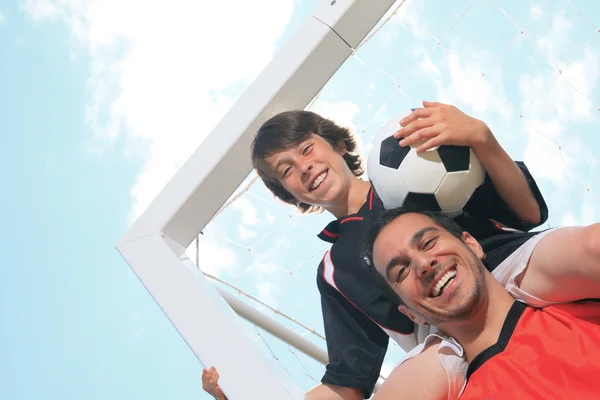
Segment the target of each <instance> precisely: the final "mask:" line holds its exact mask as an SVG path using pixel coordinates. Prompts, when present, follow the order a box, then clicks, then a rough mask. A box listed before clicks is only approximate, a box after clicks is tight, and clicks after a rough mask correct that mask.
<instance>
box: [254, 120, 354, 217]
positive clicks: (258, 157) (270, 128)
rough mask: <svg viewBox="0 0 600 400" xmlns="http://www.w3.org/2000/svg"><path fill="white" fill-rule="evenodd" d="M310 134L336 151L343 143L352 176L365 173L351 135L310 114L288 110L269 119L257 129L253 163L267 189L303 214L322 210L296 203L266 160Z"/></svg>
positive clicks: (343, 129)
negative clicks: (320, 138) (319, 137)
mask: <svg viewBox="0 0 600 400" xmlns="http://www.w3.org/2000/svg"><path fill="white" fill-rule="evenodd" d="M311 134H315V135H318V136H321V137H322V138H323V139H325V140H326V141H327V142H329V144H330V145H331V147H333V148H336V147H337V146H339V145H340V144H342V143H343V144H344V145H345V147H346V154H344V160H345V161H346V164H347V165H348V167H350V170H351V171H352V173H353V174H354V175H355V176H361V175H362V174H363V173H364V169H363V162H362V159H361V157H360V155H359V154H357V153H355V152H356V151H357V149H356V147H357V143H356V139H355V137H354V135H353V134H352V132H350V130H349V129H348V128H344V127H341V126H339V125H337V124H336V123H334V122H333V121H331V120H329V119H326V118H323V117H321V116H320V115H319V114H316V113H314V112H311V111H303V110H293V111H285V112H282V113H279V114H277V115H275V116H274V117H272V118H270V119H269V120H267V121H266V122H265V123H263V124H262V126H261V127H260V128H259V129H258V132H257V133H256V137H255V138H254V140H253V142H252V148H251V153H252V164H253V165H254V168H255V169H256V172H257V173H258V176H260V178H261V179H262V181H263V182H264V183H265V185H266V186H267V188H268V189H269V190H270V191H271V192H272V193H273V194H274V195H275V196H277V197H278V198H279V199H280V200H282V201H284V202H286V203H289V204H293V205H295V206H296V207H297V208H298V209H299V210H300V211H301V212H321V211H323V209H322V208H321V207H317V206H312V205H310V204H305V203H302V202H300V201H298V200H296V198H295V197H294V196H292V195H291V193H289V192H288V191H287V190H285V189H284V188H283V186H282V185H281V183H280V182H279V179H278V178H277V176H275V173H274V171H272V170H271V169H270V168H269V166H268V165H267V162H266V161H265V158H267V157H269V156H272V155H273V154H276V153H278V152H280V151H284V150H289V149H292V148H294V147H296V146H298V145H300V143H302V142H303V141H305V140H307V139H308V138H309V137H310V135H311Z"/></svg>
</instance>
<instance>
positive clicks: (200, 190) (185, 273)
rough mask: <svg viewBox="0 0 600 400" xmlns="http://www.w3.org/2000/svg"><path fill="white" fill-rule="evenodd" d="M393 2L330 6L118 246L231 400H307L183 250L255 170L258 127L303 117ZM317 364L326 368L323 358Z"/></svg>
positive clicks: (360, 0)
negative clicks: (298, 112) (291, 115)
mask: <svg viewBox="0 0 600 400" xmlns="http://www.w3.org/2000/svg"><path fill="white" fill-rule="evenodd" d="M393 3H394V0H323V1H322V2H321V3H320V5H319V6H318V7H317V8H316V10H315V11H314V12H313V14H312V15H311V16H310V17H309V18H307V20H306V21H305V22H304V23H303V24H302V26H301V27H300V28H299V29H298V31H297V32H296V33H295V34H294V35H293V36H292V37H291V38H290V39H289V40H288V42H287V43H286V44H285V45H284V46H283V47H282V48H281V49H280V51H279V52H278V53H277V54H276V55H275V57H274V58H273V60H272V61H271V62H270V63H269V64H268V65H267V66H266V67H265V69H264V70H263V71H262V72H261V73H260V74H259V76H258V77H257V78H256V79H255V81H254V82H253V83H252V84H251V85H250V86H249V87H248V89H247V90H246V91H245V92H244V93H243V94H242V96H241V97H240V98H239V100H238V101H237V102H236V103H235V104H234V105H233V106H232V107H231V109H230V110H229V112H228V113H227V114H226V115H225V116H224V117H223V119H222V120H221V121H220V122H219V123H218V124H217V126H216V127H215V128H214V129H213V131H212V132H211V133H210V134H209V135H208V137H207V138H206V140H204V142H203V143H202V145H200V146H199V147H198V149H197V150H196V151H195V152H194V154H193V155H192V156H191V157H190V158H189V159H188V160H187V162H186V163H185V164H184V165H183V166H182V167H181V169H180V170H179V171H178V172H177V173H176V174H175V175H174V176H173V178H172V179H171V180H170V181H169V182H168V184H167V185H166V186H165V188H164V189H163V190H162V191H161V192H160V193H159V194H158V196H157V197H156V198H155V199H154V201H153V202H152V203H151V204H150V206H149V207H148V208H147V209H146V210H145V212H144V213H143V214H142V215H141V216H140V217H139V218H138V219H137V220H136V221H135V222H134V224H133V225H132V226H131V227H130V229H129V231H128V232H127V233H126V234H125V236H124V237H123V238H122V239H121V241H120V242H119V243H118V244H117V249H118V251H119V252H120V254H121V255H122V256H123V258H124V259H125V260H126V262H127V263H128V264H129V266H130V267H131V269H132V270H133V271H134V273H135V274H136V275H137V277H138V278H139V280H140V281H141V283H142V284H143V285H144V286H145V287H146V289H147V290H148V292H149V293H150V295H151V296H152V297H153V298H154V300H155V301H156V302H157V304H158V305H159V306H160V308H161V309H162V311H163V312H164V313H165V315H166V317H167V318H168V319H169V321H170V322H171V323H172V324H173V326H174V327H175V328H176V330H177V331H178V332H179V334H180V335H181V337H182V338H183V339H184V340H185V342H186V343H187V345H188V346H189V347H190V349H191V350H192V351H193V352H194V354H195V355H196V357H197V358H198V359H199V361H200V362H201V363H202V364H203V365H205V366H210V365H214V366H216V367H217V369H218V370H219V374H220V386H221V387H222V388H223V390H224V392H225V394H226V395H227V397H228V398H229V399H230V400H240V399H264V400H285V399H301V398H303V393H302V391H301V390H300V388H298V387H297V385H296V384H295V383H293V382H291V381H290V380H289V377H288V376H287V375H286V374H285V373H283V371H281V366H279V365H278V364H275V363H271V362H269V357H265V355H264V354H263V353H261V350H260V346H258V345H257V343H255V342H254V340H253V338H252V336H253V335H251V334H249V333H248V332H249V331H248V330H247V329H245V328H246V327H245V326H243V325H242V324H241V321H240V320H239V317H238V315H237V314H236V311H234V310H233V309H232V307H231V306H230V304H229V303H228V301H227V300H226V299H224V298H223V295H222V293H220V292H219V291H218V290H217V289H216V288H215V287H214V286H213V285H212V284H210V283H209V282H208V281H207V280H206V279H205V278H204V277H203V276H202V277H200V278H198V277H195V276H194V275H193V274H192V272H191V271H190V269H189V267H190V264H191V265H192V266H193V263H192V262H191V260H189V259H188V258H187V257H186V256H185V249H186V248H187V247H188V246H189V244H190V243H191V242H192V241H193V240H194V238H195V237H196V236H197V235H198V234H199V233H200V231H201V230H202V229H203V228H204V227H205V226H206V224H207V223H208V222H209V221H210V220H211V218H212V217H213V216H214V215H215V214H216V213H217V212H218V210H219V209H220V208H221V207H222V205H223V204H224V203H225V201H226V200H227V199H228V198H229V197H230V196H231V195H232V193H233V192H234V191H235V189H236V188H237V187H238V186H239V185H240V184H241V182H242V181H243V180H244V179H245V178H246V177H247V176H248V174H249V173H250V172H251V171H252V164H251V161H250V154H249V153H250V152H249V149H250V144H251V141H252V138H253V135H254V133H255V132H256V130H257V129H258V127H259V126H260V124H261V123H262V122H264V121H265V120H266V119H268V118H269V117H270V116H272V115H274V114H276V113H278V112H281V111H285V110H291V109H304V108H305V107H306V106H307V105H308V104H309V102H310V101H311V100H312V99H313V98H314V97H315V96H316V95H317V94H318V92H319V91H320V90H321V88H322V87H323V86H324V85H325V84H326V83H327V81H328V80H329V79H330V78H331V77H332V76H333V74H334V73H335V72H336V71H337V70H338V68H339V67H340V66H341V65H342V64H343V63H344V61H345V60H346V59H347V58H348V57H349V56H350V55H351V54H352V52H353V49H355V48H356V47H357V46H358V45H359V44H360V42H361V41H362V40H363V39H364V38H365V37H366V35H367V34H368V33H369V32H370V31H371V30H372V29H373V27H374V26H375V25H376V24H377V23H378V21H379V20H380V19H381V18H382V16H383V15H384V14H385V13H386V12H387V11H388V9H389V8H390V7H391V6H392V4H393ZM199 267H201V266H199ZM228 300H229V301H232V300H231V299H228ZM232 304H237V305H238V306H239V307H243V306H242V305H241V303H232ZM237 311H240V309H238V310H237ZM245 312H246V313H247V314H248V313H251V311H250V310H246V311H245ZM313 356H314V357H320V358H321V359H322V353H319V352H318V351H317V350H315V353H314V354H313ZM271 359H272V358H271ZM199 378H200V377H199Z"/></svg>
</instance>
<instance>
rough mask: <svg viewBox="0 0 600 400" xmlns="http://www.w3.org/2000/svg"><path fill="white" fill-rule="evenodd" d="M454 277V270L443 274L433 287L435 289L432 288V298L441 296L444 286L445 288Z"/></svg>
mask: <svg viewBox="0 0 600 400" xmlns="http://www.w3.org/2000/svg"><path fill="white" fill-rule="evenodd" d="M455 276H456V270H455V269H453V270H451V271H448V272H446V273H445V274H444V276H443V277H442V279H440V280H439V281H438V283H437V284H436V285H435V287H434V288H433V297H438V296H439V295H441V294H442V288H444V286H446V284H447V283H448V282H450V280H451V279H452V278H454V277H455Z"/></svg>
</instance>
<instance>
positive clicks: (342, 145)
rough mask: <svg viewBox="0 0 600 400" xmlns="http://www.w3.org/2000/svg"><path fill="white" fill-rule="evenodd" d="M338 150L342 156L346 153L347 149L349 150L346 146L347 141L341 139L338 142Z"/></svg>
mask: <svg viewBox="0 0 600 400" xmlns="http://www.w3.org/2000/svg"><path fill="white" fill-rule="evenodd" d="M336 150H337V152H338V153H339V154H340V155H341V156H343V155H344V154H346V151H348V148H347V147H346V143H344V141H343V140H340V141H339V142H338V143H337V146H336Z"/></svg>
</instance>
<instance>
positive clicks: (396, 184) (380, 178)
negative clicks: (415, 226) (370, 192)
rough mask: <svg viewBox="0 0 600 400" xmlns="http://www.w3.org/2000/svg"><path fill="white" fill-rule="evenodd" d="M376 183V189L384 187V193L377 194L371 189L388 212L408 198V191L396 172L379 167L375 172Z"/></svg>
mask: <svg viewBox="0 0 600 400" xmlns="http://www.w3.org/2000/svg"><path fill="white" fill-rule="evenodd" d="M377 183H378V185H377V186H378V187H381V186H382V185H385V187H386V189H387V190H386V191H384V192H378V191H377V188H375V187H373V189H374V190H375V193H377V197H379V198H380V199H381V201H382V202H383V206H384V207H385V208H386V209H388V210H389V209H392V208H396V207H401V206H402V205H403V202H404V199H405V198H406V196H408V189H406V186H405V185H404V182H402V180H400V179H399V175H398V170H395V169H392V168H381V167H380V168H379V170H378V171H377ZM373 186H374V185H373ZM392 188H393V189H392Z"/></svg>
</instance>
